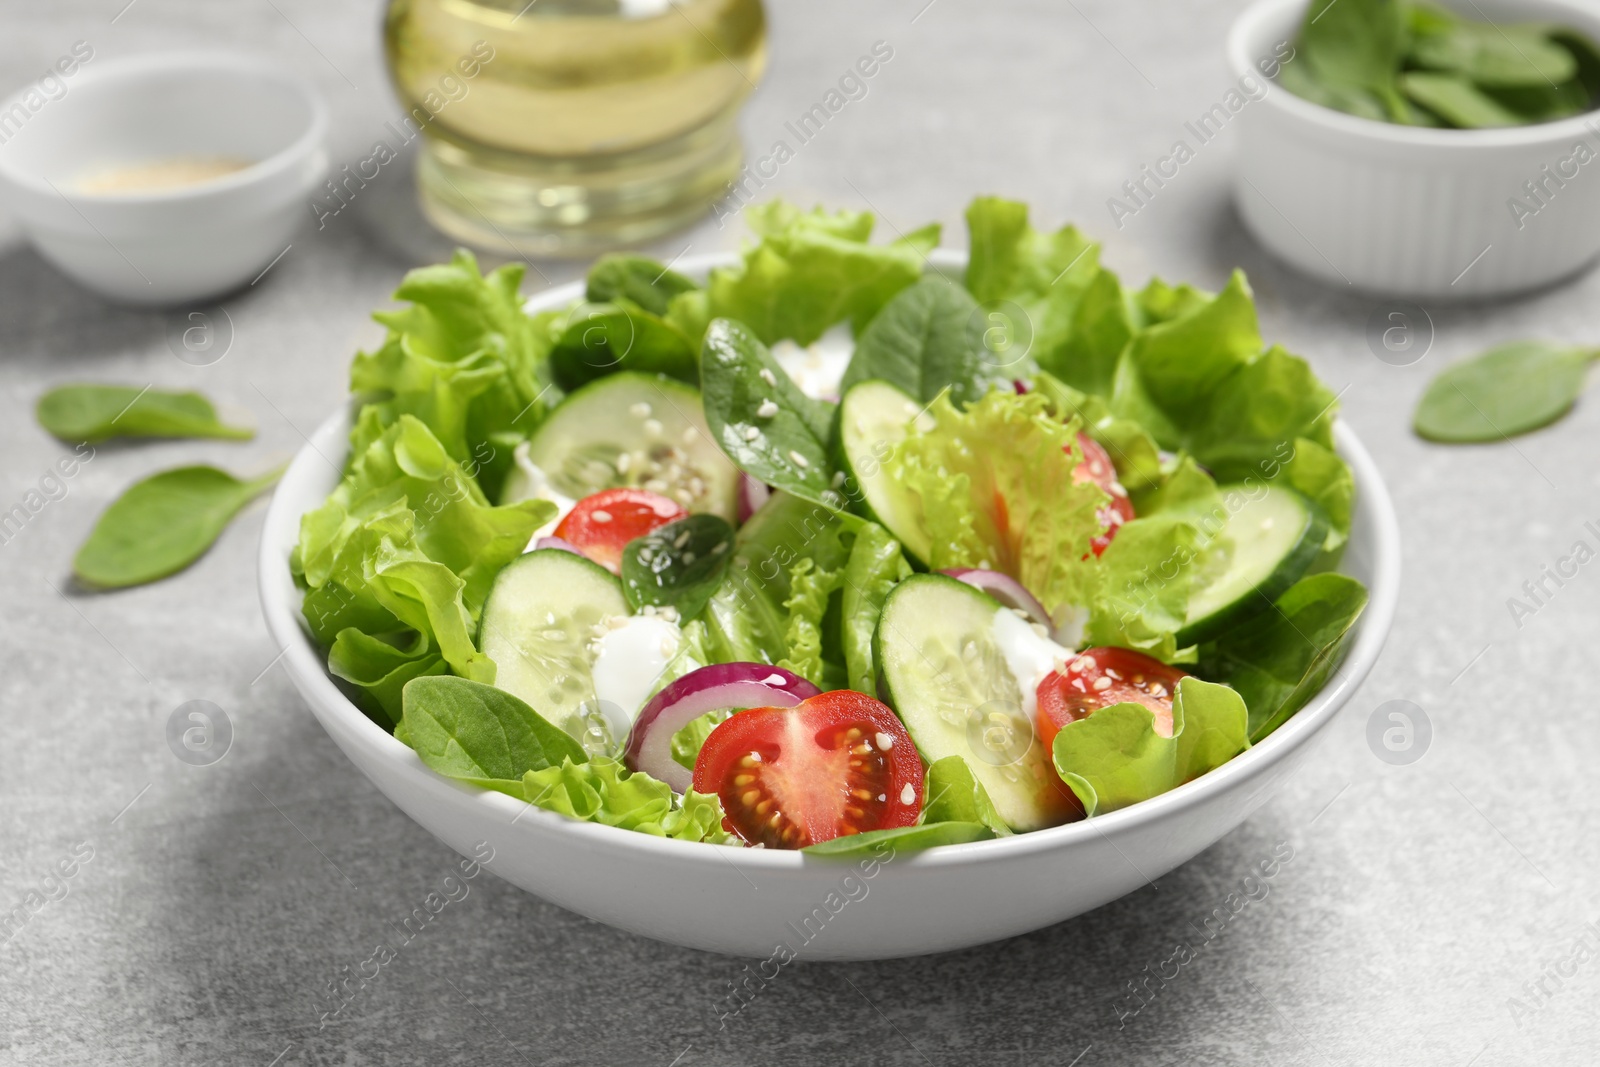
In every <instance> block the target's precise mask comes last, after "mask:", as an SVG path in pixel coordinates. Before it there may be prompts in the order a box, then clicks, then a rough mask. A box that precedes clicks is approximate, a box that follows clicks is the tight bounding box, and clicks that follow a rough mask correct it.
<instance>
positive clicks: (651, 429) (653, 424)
mask: <svg viewBox="0 0 1600 1067" xmlns="http://www.w3.org/2000/svg"><path fill="white" fill-rule="evenodd" d="M661 429H662V427H661V420H660V419H645V420H644V432H645V433H647V434H649V435H650V436H652V437H659V436H660V435H661Z"/></svg>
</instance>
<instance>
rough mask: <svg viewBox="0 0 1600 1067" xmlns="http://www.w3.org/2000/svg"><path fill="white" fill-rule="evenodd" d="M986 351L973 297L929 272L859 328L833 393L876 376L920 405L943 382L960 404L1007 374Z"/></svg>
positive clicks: (933, 395) (841, 391)
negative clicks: (837, 388)
mask: <svg viewBox="0 0 1600 1067" xmlns="http://www.w3.org/2000/svg"><path fill="white" fill-rule="evenodd" d="M988 355H989V353H988V351H987V350H986V349H985V348H984V346H983V318H982V316H981V314H980V312H979V308H978V302H977V301H976V300H974V299H973V298H972V295H971V294H970V293H968V292H967V291H966V290H965V289H963V288H961V287H960V286H959V285H956V284H955V283H954V282H952V281H950V280H949V279H947V278H942V277H940V276H938V275H929V276H927V277H925V278H923V279H922V280H921V281H919V282H918V283H917V284H915V285H913V286H911V287H910V288H909V289H902V290H901V291H900V292H899V293H897V294H895V297H894V299H892V300H890V301H889V302H888V303H887V304H885V305H884V306H883V310H882V311H879V312H878V314H877V315H876V316H875V317H874V318H873V320H872V322H871V324H870V325H868V326H867V328H866V329H865V330H864V331H862V333H861V336H860V338H859V339H857V341H856V350H855V354H854V355H853V356H851V357H850V366H849V367H848V368H847V369H846V370H845V372H844V378H843V379H842V380H841V381H840V383H839V392H840V394H841V395H842V394H843V393H845V392H846V391H848V390H849V388H850V387H851V386H852V385H855V384H856V383H857V382H863V381H866V380H867V379H869V378H876V379H878V380H880V381H885V382H888V383H889V384H890V385H893V386H895V387H896V388H898V389H899V390H900V391H901V392H903V393H905V394H906V395H908V396H911V397H914V398H915V399H916V400H917V401H918V402H919V403H923V404H926V403H927V402H928V401H930V400H932V399H933V398H934V397H936V396H938V395H939V393H940V391H941V390H943V389H945V388H947V387H948V388H949V389H950V394H951V396H952V398H953V399H954V400H955V401H956V402H957V403H958V404H961V405H963V406H965V405H966V404H968V403H970V402H972V401H974V400H976V399H978V397H980V396H982V395H983V394H984V393H986V392H988V391H989V386H990V384H991V383H993V382H995V381H1001V380H1006V379H1007V378H1008V377H1009V376H1008V375H1006V374H1005V373H1004V370H1005V369H1004V368H1002V367H998V366H996V365H995V364H994V362H993V361H992V360H986V358H985V357H987V356H988Z"/></svg>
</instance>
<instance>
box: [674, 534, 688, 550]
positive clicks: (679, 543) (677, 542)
mask: <svg viewBox="0 0 1600 1067" xmlns="http://www.w3.org/2000/svg"><path fill="white" fill-rule="evenodd" d="M688 543H689V531H688V530H685V531H683V533H681V534H679V535H678V536H677V537H675V538H673V539H672V547H673V548H682V547H683V546H684V545H686V544H688Z"/></svg>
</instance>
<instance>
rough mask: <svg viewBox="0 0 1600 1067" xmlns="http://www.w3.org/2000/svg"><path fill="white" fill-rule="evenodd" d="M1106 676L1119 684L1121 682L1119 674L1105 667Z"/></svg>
mask: <svg viewBox="0 0 1600 1067" xmlns="http://www.w3.org/2000/svg"><path fill="white" fill-rule="evenodd" d="M1106 676H1107V677H1108V678H1115V679H1116V680H1117V681H1119V682H1120V681H1122V675H1120V674H1118V673H1117V672H1116V671H1115V670H1114V669H1113V668H1111V667H1107V668H1106Z"/></svg>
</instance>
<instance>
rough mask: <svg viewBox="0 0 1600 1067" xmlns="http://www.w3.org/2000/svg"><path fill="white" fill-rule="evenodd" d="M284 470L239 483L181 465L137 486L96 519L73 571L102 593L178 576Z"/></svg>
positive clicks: (226, 475)
mask: <svg viewBox="0 0 1600 1067" xmlns="http://www.w3.org/2000/svg"><path fill="white" fill-rule="evenodd" d="M282 473H283V468H281V467H280V468H279V469H278V470H275V471H273V472H272V473H271V474H268V475H266V476H264V477H261V478H257V479H255V480H253V481H248V482H242V481H240V480H239V479H237V478H235V477H234V476H233V475H231V474H229V473H228V472H227V471H221V470H218V469H217V468H215V467H179V468H178V469H177V470H170V471H164V472H162V473H161V474H157V475H153V476H152V477H149V478H146V479H145V480H144V481H142V482H135V483H134V484H133V485H132V486H130V487H129V488H128V491H127V492H125V493H123V494H122V496H121V497H119V498H118V499H117V500H116V501H114V502H113V503H112V505H111V506H110V507H109V508H107V509H106V510H105V512H104V513H103V514H102V515H101V516H100V519H99V521H98V522H96V523H95V526H94V529H93V530H92V531H91V532H90V534H89V539H88V540H87V541H85V542H84V543H83V547H82V548H80V549H78V554H77V556H76V557H75V558H74V559H73V561H72V569H73V571H74V572H75V573H76V574H77V576H78V577H79V578H80V579H81V580H83V581H84V582H85V583H87V584H89V585H92V586H97V587H99V588H102V589H120V588H123V587H125V586H130V585H142V584H144V583H145V582H153V581H155V580H156V579H157V578H165V577H166V576H167V575H169V574H174V573H176V572H178V571H181V570H183V568H185V567H187V566H188V565H189V564H191V563H193V562H194V561H195V560H197V559H199V558H200V557H201V556H202V555H204V554H205V551H206V549H208V548H210V547H211V544H212V542H214V541H215V540H216V539H217V538H218V536H220V535H221V533H222V531H223V529H224V528H225V527H226V526H227V525H228V522H229V520H230V519H232V518H233V516H234V515H235V514H237V513H238V511H239V509H240V508H242V507H244V506H245V505H246V504H248V503H249V502H250V501H251V500H253V499H254V498H255V497H256V496H257V495H258V494H260V493H261V491H262V490H264V489H266V488H267V487H268V486H270V485H272V483H274V482H276V481H277V480H278V476H279V475H281V474H282Z"/></svg>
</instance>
